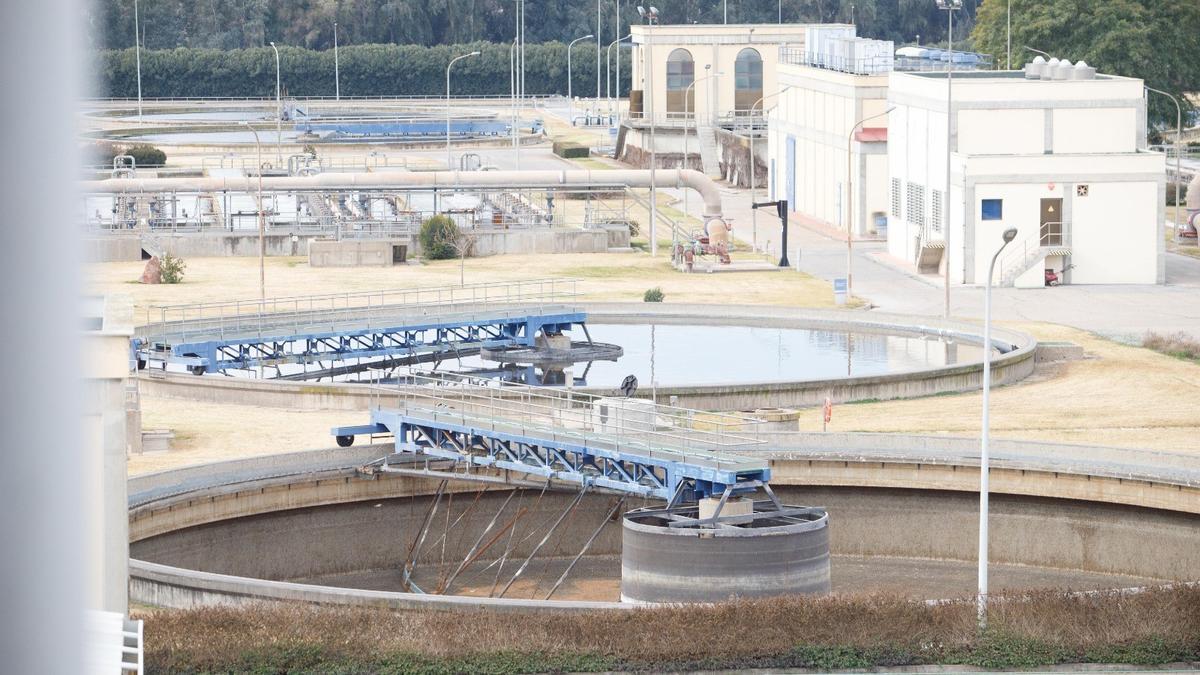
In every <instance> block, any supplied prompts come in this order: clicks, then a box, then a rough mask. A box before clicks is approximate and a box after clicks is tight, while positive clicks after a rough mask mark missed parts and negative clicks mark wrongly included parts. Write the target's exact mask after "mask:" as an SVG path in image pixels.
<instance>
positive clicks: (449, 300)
mask: <svg viewBox="0 0 1200 675" xmlns="http://www.w3.org/2000/svg"><path fill="white" fill-rule="evenodd" d="M574 295H575V282H574V281H573V280H533V281H521V282H512V283H496V284H476V285H467V286H454V287H446V288H418V289H412V290H400V291H373V292H366V293H348V294H339V295H321V296H306V297H294V298H273V299H268V300H265V301H255V300H251V301H238V302H227V303H210V304H195V305H172V306H157V307H151V308H149V309H148V310H147V322H146V324H145V325H144V326H142V327H141V328H139V329H138V330H137V331H136V335H135V337H134V338H133V340H132V341H131V347H130V351H131V355H130V356H131V360H132V361H133V362H136V364H137V367H138V368H144V367H146V365H147V364H148V363H150V362H152V361H153V362H161V363H162V364H164V367H165V365H166V364H176V365H182V366H186V367H187V368H188V370H190V371H191V372H193V373H195V374H197V375H199V374H203V373H205V372H208V371H214V372H221V371H225V370H229V369H251V368H257V367H260V366H276V367H277V366H279V365H282V364H289V363H304V364H307V363H319V362H323V361H330V362H335V361H347V360H352V359H363V358H368V359H369V358H379V357H396V356H407V357H415V356H419V355H423V354H437V353H446V354H450V355H453V354H454V353H456V352H457V351H458V350H461V349H464V348H481V347H484V348H497V347H506V346H514V345H523V346H533V345H534V342H535V338H536V337H537V335H538V334H539V333H542V334H546V335H555V334H559V333H562V332H564V331H568V330H570V328H571V327H572V326H574V325H580V326H582V327H583V329H584V331H585V333H586V331H587V327H586V325H584V323H585V321H586V319H587V315H586V314H585V313H584V312H582V311H581V310H579V309H578V308H575V307H571V306H569V305H566V304H563V301H564V300H566V299H567V298H570V297H573V296H574Z"/></svg>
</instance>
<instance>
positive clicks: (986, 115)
mask: <svg viewBox="0 0 1200 675" xmlns="http://www.w3.org/2000/svg"><path fill="white" fill-rule="evenodd" d="M1051 63H1053V64H1054V67H1053V68H1052V69H1051V67H1050V65H1049V64H1047V65H1046V66H1045V67H1044V71H1045V77H1046V79H1043V73H1042V70H1043V67H1042V66H1041V64H1036V65H1034V64H1031V66H1030V70H1031V72H1030V75H1029V76H1028V77H1027V75H1026V73H1025V72H1022V71H979V72H968V73H956V74H955V75H954V78H953V106H952V107H951V108H950V110H951V111H952V112H951V114H950V115H947V104H946V100H947V78H946V74H945V73H939V72H929V73H901V72H893V73H892V74H891V76H890V80H889V92H888V104H889V105H890V106H894V107H895V110H894V111H893V112H892V113H891V114H890V116H889V117H890V119H889V124H888V167H889V170H888V171H889V178H890V185H889V192H890V194H889V197H890V199H889V214H888V230H887V236H888V251H889V253H890V254H891V255H892V256H895V257H897V258H900V259H902V260H905V261H908V262H909V263H912V264H915V265H916V266H917V267H918V270H919V271H923V272H928V273H932V272H935V271H937V270H938V269H939V267H940V266H941V265H946V264H948V265H949V268H950V280H951V283H965V284H982V283H983V282H984V276H985V274H986V272H987V266H988V263H989V262H990V260H991V257H992V255H993V253H995V251H996V249H997V248H998V247H999V246H1000V244H1001V233H1002V232H1003V231H1004V230H1005V229H1007V228H1010V227H1015V228H1017V230H1018V235H1017V238H1016V239H1015V240H1014V241H1013V243H1012V244H1010V245H1009V247H1008V249H1007V250H1006V251H1005V252H1004V253H1003V254H1002V256H1001V258H1000V260H999V262H998V263H997V268H998V269H997V271H996V277H995V281H996V283H999V284H1002V285H1003V284H1014V285H1017V286H1020V287H1040V286H1042V285H1043V284H1044V278H1045V270H1046V269H1053V270H1054V271H1055V272H1056V273H1058V274H1059V275H1060V276H1061V277H1062V278H1063V280H1064V282H1065V283H1074V284H1118V283H1121V284H1151V283H1161V282H1162V281H1163V277H1164V271H1163V250H1164V246H1165V244H1164V240H1163V236H1162V224H1163V220H1164V205H1163V204H1164V190H1165V165H1164V156H1163V155H1161V154H1157V153H1151V152H1147V151H1146V133H1145V129H1146V104H1145V99H1144V93H1143V88H1142V81H1141V80H1137V79H1131V78H1125V77H1117V76H1112V75H1101V74H1095V71H1094V70H1092V69H1090V68H1087V67H1086V65H1084V64H1080V65H1079V66H1078V67H1075V66H1072V65H1071V64H1070V63H1065V62H1064V63H1063V64H1058V63H1057V60H1054V61H1052V62H1051ZM1034 70H1036V71H1037V72H1033V71H1034ZM947 120H950V141H949V142H950V149H951V158H950V164H951V169H950V178H951V188H950V198H949V200H946V199H945V182H946V142H947ZM947 201H948V204H949V207H950V210H949V217H948V218H947V214H946V204H947ZM947 221H948V222H949V228H948V229H949V247H948V248H947V247H946V229H947V227H946V223H947ZM947 252H948V254H949V255H948V256H947V255H946V253H947ZM1064 271H1065V274H1064Z"/></svg>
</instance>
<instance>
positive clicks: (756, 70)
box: [629, 24, 852, 119]
mask: <svg viewBox="0 0 1200 675" xmlns="http://www.w3.org/2000/svg"><path fill="white" fill-rule="evenodd" d="M806 28H808V26H807V25H805V24H729V25H721V24H718V25H710V24H703V25H701V24H692V25H669V26H661V25H654V26H645V25H637V26H631V27H630V29H629V32H630V34H631V36H632V37H631V38H630V40H631V41H632V42H633V54H632V63H633V73H632V78H633V79H632V83H633V84H632V87H631V90H632V91H633V94H632V95H631V97H630V103H631V115H632V116H634V117H637V116H639V114H640V113H642V112H643V111H644V112H650V111H653V113H654V114H655V116H656V117H661V118H665V119H671V118H690V117H692V116H693V115H694V114H696V113H697V111H699V113H698V116H700V117H704V118H708V119H720V118H722V117H728V116H732V115H736V114H739V113H742V114H749V113H750V111H751V109H752V108H756V109H761V105H759V106H756V105H755V104H756V103H758V100H759V99H760V98H762V96H763V92H773V91H776V88H777V80H776V66H777V65H778V63H779V47H781V46H783V45H788V46H790V47H793V48H797V49H803V48H804V44H805V30H806ZM851 28H852V27H851ZM647 56H649V59H650V60H649V62H650V63H651V64H652V66H651V68H650V71H649V74H650V80H649V85H648V86H647V83H646V77H645V75H646V74H647V73H646V68H645V63H647V61H646V57H647ZM706 75H712V77H711V78H708V79H704V78H705V77H706ZM693 82H695V86H693V87H692V88H691V90H690V91H688V85H691V84H692V83H693ZM685 96H686V99H685ZM697 103H699V107H697Z"/></svg>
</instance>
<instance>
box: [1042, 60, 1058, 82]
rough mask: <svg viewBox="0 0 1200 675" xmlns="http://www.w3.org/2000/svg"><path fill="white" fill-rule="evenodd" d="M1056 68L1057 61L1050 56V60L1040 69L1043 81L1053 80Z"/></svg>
mask: <svg viewBox="0 0 1200 675" xmlns="http://www.w3.org/2000/svg"><path fill="white" fill-rule="evenodd" d="M1057 67H1058V59H1057V58H1055V57H1053V56H1051V57H1050V60H1049V61H1047V62H1046V65H1045V66H1043V67H1042V79H1043V80H1051V79H1054V69H1055V68H1057Z"/></svg>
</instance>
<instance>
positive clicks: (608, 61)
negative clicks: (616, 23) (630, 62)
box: [604, 33, 633, 119]
mask: <svg viewBox="0 0 1200 675" xmlns="http://www.w3.org/2000/svg"><path fill="white" fill-rule="evenodd" d="M632 37H633V33H630V34H628V35H626V36H625V37H623V38H617V39H616V40H613V41H612V42H610V43H608V49H606V50H604V65H605V72H609V73H611V72H612V49H613V47H615V46H616V45H618V44H620V43H622V42H624V41H626V40H628V39H630V38H632ZM604 79H605V80H608V79H610V78H608V77H605V78H604ZM608 98H609V105H610V106H611V107H614V109H615V110H616V111H617V118H618V119H620V116H621V115H620V113H621V106H620V105H619V101H620V100H621V50H620V48H618V49H617V86H616V92H615V93H614V92H613V90H612V89H609V91H608Z"/></svg>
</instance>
